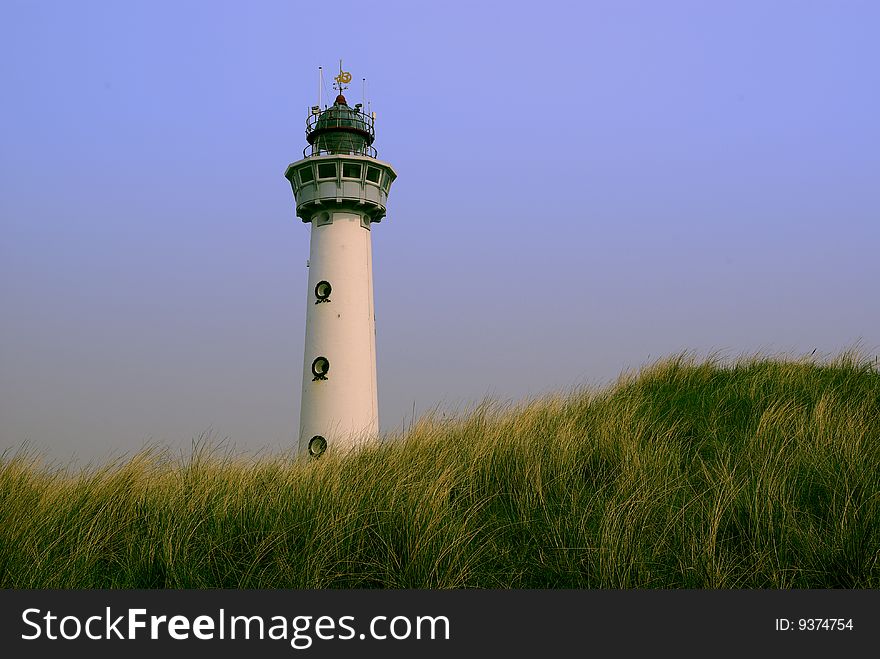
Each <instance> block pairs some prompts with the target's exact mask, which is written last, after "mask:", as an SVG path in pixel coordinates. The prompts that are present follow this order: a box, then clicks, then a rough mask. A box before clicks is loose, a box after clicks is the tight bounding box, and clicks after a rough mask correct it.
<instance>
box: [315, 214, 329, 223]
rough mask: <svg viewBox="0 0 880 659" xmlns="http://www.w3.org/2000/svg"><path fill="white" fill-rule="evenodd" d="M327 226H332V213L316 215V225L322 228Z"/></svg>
mask: <svg viewBox="0 0 880 659" xmlns="http://www.w3.org/2000/svg"><path fill="white" fill-rule="evenodd" d="M325 224H330V213H328V212H327V211H321V212H320V213H318V214H317V215H315V225H316V226H319V227H322V226H324V225H325Z"/></svg>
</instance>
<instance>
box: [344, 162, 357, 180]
mask: <svg viewBox="0 0 880 659" xmlns="http://www.w3.org/2000/svg"><path fill="white" fill-rule="evenodd" d="M360 177H361V165H360V163H357V162H344V163H342V178H357V179H359V178H360Z"/></svg>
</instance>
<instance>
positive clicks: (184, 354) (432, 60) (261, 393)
mask: <svg viewBox="0 0 880 659" xmlns="http://www.w3.org/2000/svg"><path fill="white" fill-rule="evenodd" d="M878 24H880V4H878V3H876V2H870V1H865V2H855V1H851V0H850V1H847V0H840V1H834V2H832V1H831V0H829V1H827V2H809V1H807V0H803V1H790V2H789V1H781V0H777V1H768V0H760V1H755V2H749V1H744V0H741V1H737V2H732V1H731V2H726V3H725V2H711V3H708V2H698V1H693V2H683V1H675V0H670V1H668V2H653V1H648V0H644V1H642V2H626V1H620V0H608V1H605V2H570V3H568V2H566V3H560V2H555V1H546V2H497V3H489V2H473V1H471V2H461V3H459V2H444V3H421V2H400V3H396V2H363V1H361V2H352V3H349V2H343V1H334V2H219V1H217V0H214V1H212V2H158V1H156V0H151V1H150V2H137V1H127V2H89V1H85V0H83V1H80V2H60V1H59V2H39V1H32V2H24V1H13V2H10V1H9V0H6V1H5V2H3V3H2V5H0V89H2V103H0V181H2V183H0V229H2V231H0V314H2V316H0V451H2V449H4V448H8V447H17V446H19V445H20V444H21V443H22V442H24V441H28V442H29V443H30V444H31V445H32V446H34V447H38V448H40V449H41V450H43V451H45V452H46V453H47V455H49V456H50V457H52V458H54V459H58V460H62V461H66V460H69V459H70V458H71V457H72V456H77V458H79V459H83V460H92V459H96V460H101V459H103V458H105V457H106V456H108V455H110V454H114V455H120V454H123V453H125V452H130V451H132V450H136V449H138V448H139V447H140V446H142V445H143V444H144V443H145V442H155V443H160V444H167V445H170V446H173V447H189V445H190V442H191V440H192V439H193V438H194V437H197V436H199V435H200V434H201V433H204V432H206V431H210V433H211V436H212V437H213V438H214V439H215V440H221V439H223V438H228V441H229V443H230V444H231V445H232V446H234V447H235V448H237V449H240V450H246V451H259V450H269V451H277V450H280V449H282V448H289V447H291V446H293V445H294V444H295V441H296V435H297V430H298V423H299V421H298V413H299V396H300V380H301V369H302V360H303V354H302V351H303V341H304V325H305V310H306V294H307V291H306V276H307V271H306V268H305V262H306V258H307V257H308V241H309V232H308V227H307V226H306V225H304V224H302V223H301V222H300V220H299V219H298V218H296V217H295V215H294V201H293V196H292V194H291V190H290V187H289V184H288V183H287V181H286V180H285V179H284V178H283V172H284V169H285V167H286V166H287V164H288V163H289V162H292V161H294V160H298V159H299V158H301V157H302V150H303V147H304V146H305V139H304V122H305V119H306V116H307V112H308V108H309V106H311V105H313V104H315V103H316V102H317V99H316V96H317V67H318V66H319V65H323V66H324V67H325V70H328V71H329V72H332V71H333V70H334V68H335V67H337V66H338V59H339V58H343V59H344V64H345V68H346V69H347V70H349V71H351V73H352V75H353V77H354V81H355V84H353V87H352V89H351V90H350V92H349V97H350V100H353V101H360V85H359V84H357V83H358V82H359V81H360V79H361V78H362V77H364V76H365V77H367V79H368V85H369V89H368V91H369V96H370V98H371V100H372V104H373V109H374V110H375V111H376V112H377V115H378V118H377V124H376V130H377V140H376V146H377V148H378V149H379V157H380V158H381V159H383V160H386V161H388V162H390V163H392V164H393V165H394V167H395V168H396V170H397V172H398V174H399V178H398V179H397V181H396V182H395V184H394V186H393V187H392V189H391V195H390V201H389V210H388V217H387V218H386V220H384V221H383V222H382V223H381V224H380V225H379V226H377V227H375V229H374V231H373V234H372V235H373V245H374V268H375V272H374V278H375V280H374V286H375V296H376V313H377V329H378V342H377V348H378V369H379V392H380V393H379V396H380V398H379V403H380V416H381V422H382V426H383V428H384V429H385V430H393V429H395V428H397V427H400V426H401V424H403V423H408V422H409V421H408V419H409V417H410V416H411V414H412V410H413V407H414V406H415V409H416V413H417V414H419V413H421V412H423V411H425V410H428V409H430V408H433V407H435V406H438V405H439V406H440V408H441V409H454V408H457V407H465V406H467V405H468V404H470V403H473V402H475V401H478V400H479V399H481V398H483V397H484V396H486V395H489V396H493V397H495V398H498V399H501V400H517V399H520V398H523V397H526V396H533V395H538V394H541V393H544V392H548V391H556V390H563V389H566V388H568V387H571V386H573V385H579V384H588V385H602V384H604V383H608V382H610V381H612V380H613V379H614V378H615V377H616V376H617V375H618V374H619V373H621V372H622V371H625V370H629V369H634V368H638V367H639V366H640V365H643V364H645V363H647V362H648V361H651V360H654V359H656V358H658V357H660V356H664V355H669V354H672V353H676V352H679V351H682V350H693V351H696V352H697V353H698V354H701V355H705V354H707V353H709V352H711V351H718V352H719V353H721V354H722V355H727V356H736V355H739V354H741V353H754V352H758V351H761V352H768V353H780V352H782V353H787V354H795V355H799V354H804V353H809V352H810V351H812V350H814V349H815V350H817V354H829V355H830V354H836V353H838V352H840V351H841V350H843V349H846V348H851V347H853V346H856V345H858V346H860V347H861V349H862V351H863V352H865V353H867V354H869V355H875V354H877V352H878V351H880V301H878V300H880V294H878V290H877V289H878V283H880V223H878V220H880V120H878V117H880V67H878V62H880V39H878V38H877V26H878ZM327 77H328V78H329V77H330V76H327ZM325 98H326V96H325Z"/></svg>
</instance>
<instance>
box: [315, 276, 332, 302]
mask: <svg viewBox="0 0 880 659" xmlns="http://www.w3.org/2000/svg"><path fill="white" fill-rule="evenodd" d="M332 290H333V287H332V286H331V285H330V282H329V281H319V282H318V283H317V284H316V285H315V297H316V298H318V299H317V300H315V304H321V302H329V301H330V292H331V291H332Z"/></svg>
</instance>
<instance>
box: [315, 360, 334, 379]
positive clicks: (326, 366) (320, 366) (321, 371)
mask: <svg viewBox="0 0 880 659" xmlns="http://www.w3.org/2000/svg"><path fill="white" fill-rule="evenodd" d="M329 370H330V360H329V359H327V358H326V357H317V358H316V359H315V361H313V362H312V375H314V376H315V377H313V378H312V382H314V381H315V380H326V379H327V372H328V371H329Z"/></svg>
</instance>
